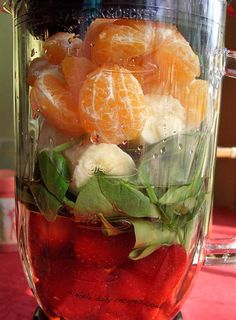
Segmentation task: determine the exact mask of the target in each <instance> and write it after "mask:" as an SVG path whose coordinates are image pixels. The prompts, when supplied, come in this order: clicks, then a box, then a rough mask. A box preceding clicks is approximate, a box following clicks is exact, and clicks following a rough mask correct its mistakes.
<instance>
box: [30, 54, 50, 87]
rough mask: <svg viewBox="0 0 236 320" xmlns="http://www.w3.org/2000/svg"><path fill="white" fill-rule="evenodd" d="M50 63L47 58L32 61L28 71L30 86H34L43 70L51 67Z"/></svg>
mask: <svg viewBox="0 0 236 320" xmlns="http://www.w3.org/2000/svg"><path fill="white" fill-rule="evenodd" d="M49 64H50V63H49V61H48V59H47V57H46V56H42V57H40V58H35V59H34V60H32V61H31V63H30V65H29V69H28V75H27V82H28V84H29V85H31V86H33V84H34V82H35V80H36V79H37V77H38V76H39V75H40V73H41V72H42V70H43V69H45V68H47V67H48V66H49Z"/></svg>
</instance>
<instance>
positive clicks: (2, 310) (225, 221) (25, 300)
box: [0, 209, 236, 320]
mask: <svg viewBox="0 0 236 320" xmlns="http://www.w3.org/2000/svg"><path fill="white" fill-rule="evenodd" d="M212 234H213V235H214V237H221V238H222V237H232V236H235V234H236V213H233V212H230V211H229V210H226V209H215V210H214V214H213V228H212ZM35 308H36V302H35V299H34V297H33V296H32V294H31V291H30V289H29V288H28V286H27V282H26V279H25V276H24V274H23V271H22V266H21V263H20V260H19V257H18V253H0V320H32V315H33V312H34V310H35ZM182 312H183V315H184V320H236V267H234V266H223V267H222V266H221V267H203V268H202V270H201V272H200V273H199V275H198V277H197V279H196V280H195V285H194V287H193V289H192V291H191V293H190V296H189V298H188V300H187V302H186V303H185V305H184V307H183V310H182ZM134 320H135V319H134Z"/></svg>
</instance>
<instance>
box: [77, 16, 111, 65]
mask: <svg viewBox="0 0 236 320" xmlns="http://www.w3.org/2000/svg"><path fill="white" fill-rule="evenodd" d="M113 22H114V19H96V20H94V21H93V22H92V23H91V24H90V26H89V28H88V30H87V32H86V34H85V37H84V41H83V45H82V48H83V49H82V50H83V54H84V55H85V57H88V58H89V59H90V58H91V48H92V47H93V46H94V43H95V40H96V39H97V38H98V35H99V34H100V33H101V32H102V30H103V29H104V27H105V26H107V25H109V24H111V23H113Z"/></svg>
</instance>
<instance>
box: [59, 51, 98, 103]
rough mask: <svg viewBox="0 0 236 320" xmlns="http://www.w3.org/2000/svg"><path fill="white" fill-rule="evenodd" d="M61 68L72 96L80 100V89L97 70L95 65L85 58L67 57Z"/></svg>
mask: <svg viewBox="0 0 236 320" xmlns="http://www.w3.org/2000/svg"><path fill="white" fill-rule="evenodd" d="M61 67H62V72H63V74H64V78H65V80H66V83H67V84H68V86H69V88H70V90H71V92H72V94H73V95H74V96H75V98H76V99H78V94H79V89H80V87H81V85H82V83H83V81H84V80H85V78H86V76H87V74H88V73H90V72H92V71H93V70H94V69H95V66H94V64H93V63H92V62H91V61H90V60H89V59H87V58H84V57H65V59H64V60H63V61H62V63H61Z"/></svg>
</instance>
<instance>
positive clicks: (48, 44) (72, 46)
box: [43, 32, 82, 64]
mask: <svg viewBox="0 0 236 320" xmlns="http://www.w3.org/2000/svg"><path fill="white" fill-rule="evenodd" d="M81 45H82V40H80V39H79V38H77V37H76V36H75V34H72V33H67V32H58V33H56V34H54V35H53V36H51V37H50V38H48V39H47V40H46V41H45V42H44V44H43V49H44V51H45V53H46V54H47V56H48V60H49V61H50V62H51V63H52V64H60V63H61V61H62V60H63V59H64V58H65V57H66V56H67V55H69V56H80V51H81Z"/></svg>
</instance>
